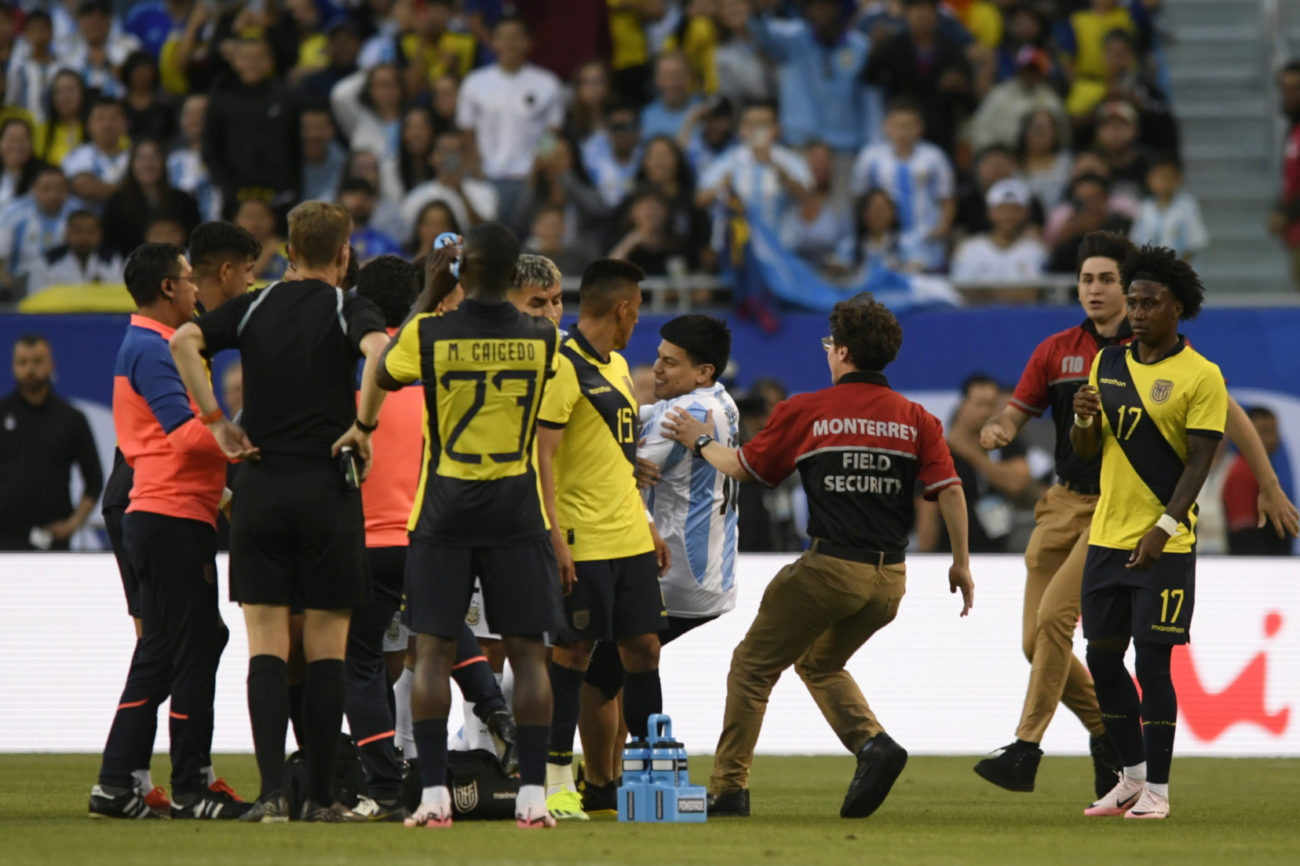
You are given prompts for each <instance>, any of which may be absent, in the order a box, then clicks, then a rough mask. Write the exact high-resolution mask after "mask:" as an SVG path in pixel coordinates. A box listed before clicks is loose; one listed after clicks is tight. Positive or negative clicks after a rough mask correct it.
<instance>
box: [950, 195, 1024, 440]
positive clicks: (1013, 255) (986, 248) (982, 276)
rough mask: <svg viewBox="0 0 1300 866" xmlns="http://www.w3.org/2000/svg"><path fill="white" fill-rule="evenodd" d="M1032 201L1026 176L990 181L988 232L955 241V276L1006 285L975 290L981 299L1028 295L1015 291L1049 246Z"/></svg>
mask: <svg viewBox="0 0 1300 866" xmlns="http://www.w3.org/2000/svg"><path fill="white" fill-rule="evenodd" d="M1031 201H1032V199H1031V197H1030V193H1029V187H1028V186H1026V185H1025V183H1024V181H1021V180H1016V179H1014V178H1012V179H1008V180H1000V181H998V182H997V183H995V184H993V187H992V188H991V189H990V190H989V192H988V202H987V204H988V214H989V222H990V223H991V224H992V227H991V229H990V230H989V232H988V233H987V234H977V235H974V236H972V237H969V238H967V239H966V240H964V241H962V243H961V244H960V245H959V246H958V247H957V249H956V251H955V252H954V253H953V256H952V264H951V266H950V267H949V271H948V273H949V275H950V276H951V277H952V279H953V281H954V282H959V283H981V284H983V285H984V286H986V287H998V286H1002V287H1006V288H1008V289H1010V291H1009V292H1008V291H996V290H995V291H994V292H993V293H992V294H990V293H988V292H984V291H981V292H979V293H978V295H977V297H981V298H983V299H985V300H997V301H1007V300H1016V299H1019V298H1021V297H1032V295H1029V296H1022V295H1020V294H1017V293H1016V291H1015V290H1016V289H1024V288H1026V287H1030V286H1032V285H1033V283H1034V281H1035V280H1036V279H1038V278H1039V277H1041V276H1042V275H1043V266H1044V265H1045V264H1046V263H1047V250H1046V248H1045V247H1044V246H1043V242H1042V241H1040V240H1039V239H1038V233H1037V232H1036V231H1034V229H1033V227H1032V226H1031V225H1030V223H1029V205H1030V203H1031ZM980 423H981V424H982V423H983V422H982V421H981V422H980Z"/></svg>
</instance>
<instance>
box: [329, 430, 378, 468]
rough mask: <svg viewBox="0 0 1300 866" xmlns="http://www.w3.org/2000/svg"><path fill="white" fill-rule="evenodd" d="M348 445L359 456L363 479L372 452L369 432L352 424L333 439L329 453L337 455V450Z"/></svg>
mask: <svg viewBox="0 0 1300 866" xmlns="http://www.w3.org/2000/svg"><path fill="white" fill-rule="evenodd" d="M348 446H351V447H352V450H353V451H354V452H356V455H357V457H359V458H361V480H362V481H365V480H366V476H367V475H368V474H370V458H371V456H372V455H373V454H374V449H373V448H371V446H370V434H369V433H365V432H363V431H362V430H361V429H360V428H359V427H357V425H356V424H353V425H352V426H351V427H349V428H348V429H347V431H346V432H345V433H344V434H343V435H342V436H340V437H339V438H337V439H335V440H334V445H333V446H332V447H331V448H330V455H331V456H334V457H337V456H339V452H340V451H342V450H343V449H344V448H346V447H348Z"/></svg>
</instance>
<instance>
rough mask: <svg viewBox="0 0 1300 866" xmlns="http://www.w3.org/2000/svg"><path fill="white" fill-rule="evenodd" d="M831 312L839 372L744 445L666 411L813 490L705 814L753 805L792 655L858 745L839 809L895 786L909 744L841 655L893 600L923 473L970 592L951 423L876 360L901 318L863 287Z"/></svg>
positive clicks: (831, 356) (747, 474) (884, 619)
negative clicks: (762, 743)
mask: <svg viewBox="0 0 1300 866" xmlns="http://www.w3.org/2000/svg"><path fill="white" fill-rule="evenodd" d="M830 325H831V333H830V336H829V337H823V338H822V345H823V346H825V348H826V362H827V365H828V366H829V367H830V372H831V378H832V379H833V380H834V382H835V384H834V386H832V387H830V388H826V389H823V390H821V391H815V392H813V393H810V394H800V395H799V396H797V397H792V398H791V399H789V400H786V401H785V402H783V403H781V404H779V405H778V406H777V407H776V409H774V410H773V412H772V417H771V419H770V420H769V421H768V423H767V426H765V427H764V428H763V429H762V431H760V432H759V434H758V435H757V436H755V437H754V439H753V440H751V441H750V442H749V443H747V444H746V445H745V446H744V447H742V448H739V449H737V448H729V447H727V446H725V445H722V444H721V443H719V442H716V441H715V440H714V438H713V425H712V423H707V424H706V423H704V422H701V421H700V420H699V419H697V418H694V417H692V416H691V415H689V414H688V413H686V412H685V411H683V410H681V409H677V410H675V412H674V414H673V415H672V416H670V417H667V418H665V419H664V421H663V429H664V431H665V432H664V435H665V436H669V437H671V438H673V439H674V440H676V441H677V442H678V443H680V444H681V445H684V446H686V447H688V448H690V449H692V450H693V451H694V452H695V453H696V454H697V455H700V456H702V457H703V458H704V459H705V460H707V461H708V462H709V463H710V464H712V465H713V467H714V468H716V469H718V470H719V471H721V472H723V473H725V474H727V475H730V476H731V477H732V478H735V479H736V480H738V481H749V480H754V479H757V480H758V481H761V482H762V483H764V484H767V485H769V486H771V485H774V484H779V483H780V482H781V481H783V480H785V478H786V477H787V476H788V475H790V473H792V472H794V471H795V470H796V469H798V470H799V474H800V477H801V478H802V480H803V486H804V491H805V493H806V494H807V496H808V511H809V516H808V534H809V535H810V536H812V540H813V542H812V548H811V549H810V550H809V551H808V552H806V553H805V554H804V555H803V556H801V557H800V558H799V559H798V560H796V561H795V562H793V563H791V564H790V565H787V566H786V567H785V568H783V569H781V571H780V572H778V573H777V575H776V577H775V578H773V579H772V582H771V583H770V584H768V586H767V590H766V591H765V592H764V593H763V602H762V604H761V605H760V606H759V609H758V615H757V616H756V617H755V618H754V623H753V625H751V626H750V627H749V633H748V634H746V635H745V639H744V640H742V641H741V642H740V645H739V646H737V647H736V652H735V654H734V655H733V656H732V660H731V672H730V674H729V675H728V676H727V709H726V716H725V718H724V720H723V724H722V736H721V737H720V738H719V740H718V748H717V752H716V755H715V757H714V764H713V777H712V779H711V780H710V782H709V814H711V815H734V816H740V817H746V816H748V815H749V790H748V788H747V787H746V784H747V783H748V781H749V768H750V764H751V763H752V762H753V758H754V745H755V743H757V742H758V733H759V728H760V727H761V726H762V724H763V713H764V712H765V710H766V709H767V701H768V696H769V695H770V694H771V692H772V687H773V686H775V685H776V681H777V679H778V678H779V677H780V676H781V673H782V671H784V670H785V669H786V668H788V667H789V666H790V665H794V666H795V670H796V671H798V673H799V677H800V679H802V680H803V681H804V685H806V686H807V687H808V691H810V692H811V693H812V696H813V699H814V700H815V701H816V702H817V706H818V707H820V708H821V711H822V714H823V715H824V716H825V717H826V720H827V721H828V722H829V723H830V725H831V727H832V728H834V730H835V733H836V734H837V735H838V736H839V738H840V742H842V743H843V744H844V745H845V746H846V747H848V749H849V750H850V751H851V752H853V753H854V754H856V755H857V758H858V767H857V772H856V773H854V775H853V781H852V782H851V783H850V785H849V790H848V793H847V795H846V796H845V798H844V804H843V806H842V807H841V808H840V815H841V816H842V817H845V818H865V817H866V816H867V815H870V814H871V813H872V812H874V811H875V810H876V809H877V808H878V807H879V806H880V804H881V803H882V802H884V799H885V797H886V796H887V795H888V794H889V789H890V787H891V786H892V785H893V784H894V780H895V779H897V778H898V775H899V773H901V772H902V770H903V765H904V764H906V763H907V752H906V750H904V749H903V747H902V746H900V745H898V744H897V743H895V742H894V741H893V739H891V738H890V736H889V735H888V734H886V733H885V732H884V730H883V729H882V727H881V725H880V723H879V722H878V721H876V717H875V715H874V714H873V713H872V712H871V709H870V707H868V706H867V701H866V699H865V698H864V697H863V696H862V692H861V691H860V690H859V689H858V685H857V683H856V682H854V681H853V677H852V676H851V675H850V674H849V673H848V672H847V671H845V670H844V664H845V662H847V661H848V660H849V658H850V657H851V656H852V655H853V654H854V653H855V652H857V650H858V648H859V647H861V646H862V644H863V643H865V642H866V640H867V639H868V638H870V637H871V636H872V635H873V634H875V633H876V632H877V631H879V630H880V629H881V628H883V627H885V626H886V625H888V624H889V622H890V621H891V620H892V619H893V618H894V616H895V615H896V614H897V613H898V605H899V603H900V602H901V601H902V600H903V593H904V590H905V585H906V573H905V571H904V567H903V549H904V548H905V547H906V546H907V534H908V530H909V529H910V528H911V525H912V520H913V511H912V509H913V506H912V491H913V489H914V488H915V487H916V486H917V485H920V486H921V487H922V489H923V490H924V495H925V497H926V498H927V499H936V498H937V499H938V500H939V510H940V512H941V513H942V515H943V519H944V523H945V524H946V525H947V527H948V535H949V537H950V538H951V539H952V549H953V563H952V567H951V568H950V569H949V571H948V582H949V585H950V587H951V590H952V592H957V591H958V590H961V594H962V611H961V614H962V616H965V615H966V614H967V612H969V611H970V608H971V602H972V599H973V597H974V592H975V587H974V584H973V583H972V581H971V575H970V566H969V557H968V555H967V545H966V498H965V496H964V495H962V489H961V481H960V479H958V478H957V472H956V470H955V469H954V468H953V464H952V456H951V455H950V454H949V453H948V447H947V445H946V443H945V442H944V439H943V428H942V426H941V425H940V424H939V421H938V419H936V418H935V417H934V416H933V415H931V414H930V413H929V412H926V411H925V410H924V409H923V408H921V406H919V405H917V404H916V403H913V402H911V401H910V400H907V399H905V398H904V397H902V396H900V395H899V394H897V393H895V392H894V391H892V390H890V388H889V383H888V382H887V381H886V379H885V377H884V375H882V374H881V372H880V371H881V370H883V369H884V368H885V367H886V366H888V365H889V364H890V362H892V361H893V360H894V357H895V356H896V355H897V354H898V348H899V346H900V345H902V342H903V329H902V328H901V327H899V324H898V320H897V319H895V318H894V315H893V314H892V313H890V312H889V310H888V309H886V308H885V307H884V306H883V305H882V304H879V303H877V302H876V301H875V300H873V299H872V297H871V295H870V294H867V293H865V292H864V293H862V294H860V295H858V296H857V297H854V298H852V299H850V300H847V301H840V302H839V303H838V304H836V305H835V308H834V309H833V310H832V311H831V317H830ZM710 414H711V413H710ZM709 420H710V421H711V418H710V419H709Z"/></svg>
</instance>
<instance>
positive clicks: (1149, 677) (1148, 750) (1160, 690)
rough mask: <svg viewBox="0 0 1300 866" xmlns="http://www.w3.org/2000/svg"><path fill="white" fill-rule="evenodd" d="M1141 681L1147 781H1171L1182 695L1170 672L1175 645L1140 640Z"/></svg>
mask: <svg viewBox="0 0 1300 866" xmlns="http://www.w3.org/2000/svg"><path fill="white" fill-rule="evenodd" d="M1133 648H1134V650H1135V651H1136V654H1137V663H1136V665H1135V667H1136V668H1137V676H1138V683H1140V684H1141V686H1142V745H1143V750H1144V753H1145V754H1146V759H1147V781H1148V782H1153V783H1155V784H1157V785H1164V784H1168V782H1169V765H1170V764H1171V763H1172V762H1173V758H1174V734H1175V733H1176V732H1177V730H1178V727H1177V725H1178V696H1177V694H1175V692H1174V681H1173V680H1172V679H1171V678H1170V676H1169V656H1170V653H1171V652H1172V651H1173V647H1172V646H1169V645H1167V644H1154V643H1147V642H1145V641H1137V642H1136V643H1135V644H1134V647H1133Z"/></svg>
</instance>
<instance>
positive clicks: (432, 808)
mask: <svg viewBox="0 0 1300 866" xmlns="http://www.w3.org/2000/svg"><path fill="white" fill-rule="evenodd" d="M402 823H403V824H405V825H406V826H407V827H450V826H451V792H450V791H448V790H447V789H446V788H445V787H438V788H437V789H436V790H435V792H434V795H433V797H432V800H431V801H430V800H429V799H426V800H422V801H421V802H420V808H418V809H416V810H415V814H414V815H411V816H410V817H409V818H407V819H406V820H404V821H403V822H402Z"/></svg>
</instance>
